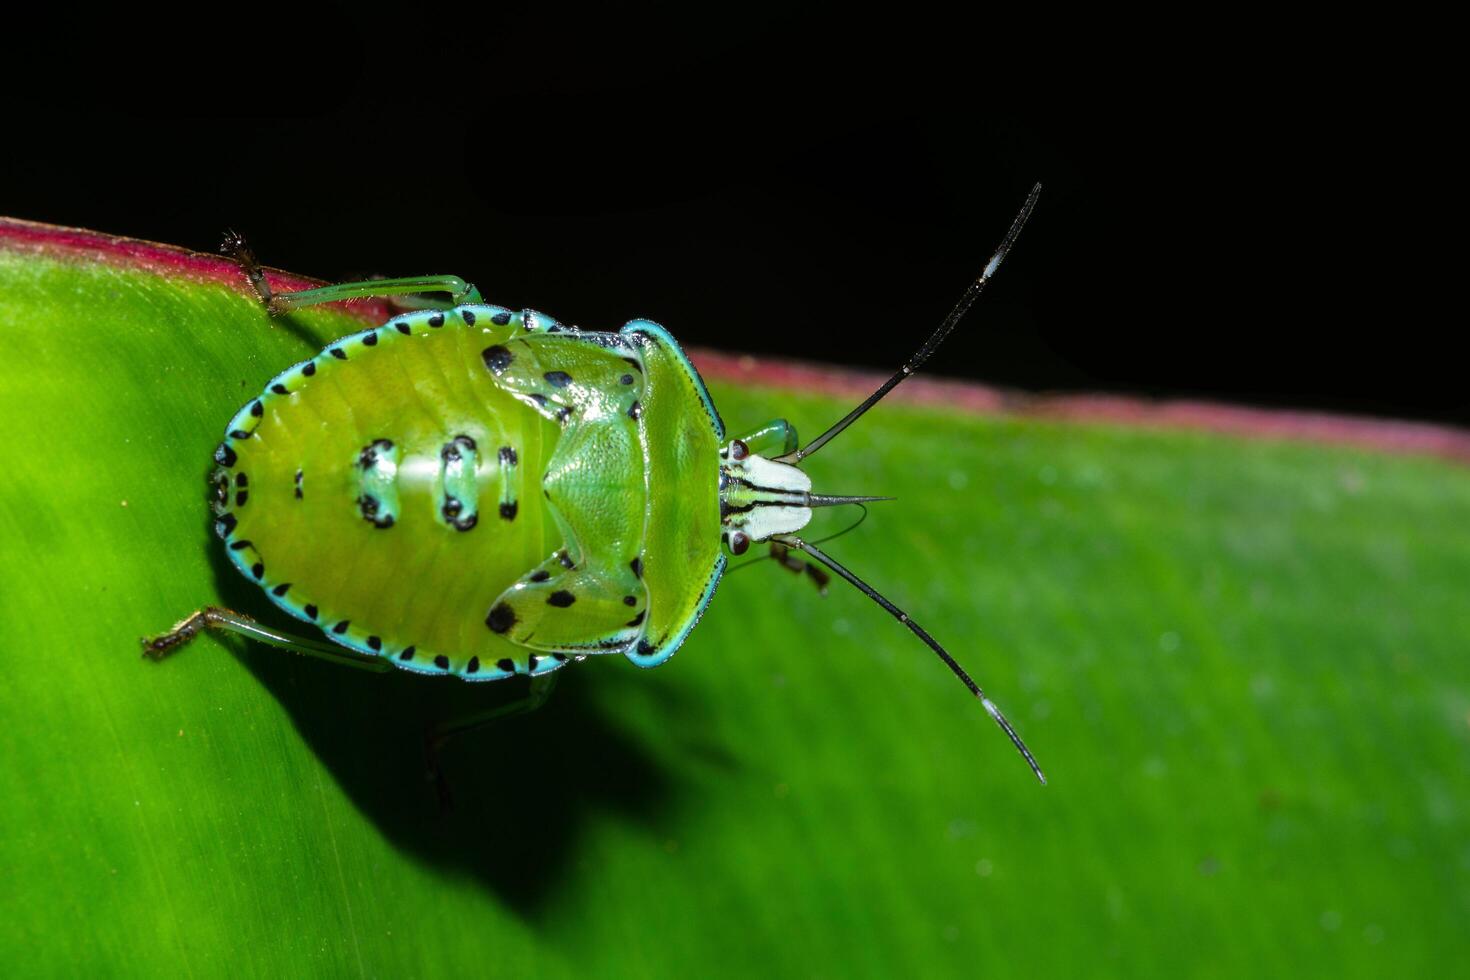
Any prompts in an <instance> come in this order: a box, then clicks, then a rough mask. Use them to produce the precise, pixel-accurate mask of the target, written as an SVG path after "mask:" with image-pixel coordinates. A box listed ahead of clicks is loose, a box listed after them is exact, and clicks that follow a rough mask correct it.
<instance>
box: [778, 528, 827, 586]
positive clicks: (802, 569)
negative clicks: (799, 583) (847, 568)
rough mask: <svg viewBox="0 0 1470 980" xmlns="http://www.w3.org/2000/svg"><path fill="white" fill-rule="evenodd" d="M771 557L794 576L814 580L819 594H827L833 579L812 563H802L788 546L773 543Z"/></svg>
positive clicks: (813, 582)
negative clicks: (804, 576) (802, 576)
mask: <svg viewBox="0 0 1470 980" xmlns="http://www.w3.org/2000/svg"><path fill="white" fill-rule="evenodd" d="M771 557H772V558H773V559H775V561H776V563H777V564H778V565H780V566H781V567H782V568H784V569H786V570H787V571H788V572H791V573H792V574H793V575H802V574H805V575H806V576H807V577H808V578H810V579H811V580H812V584H813V585H815V586H816V587H817V591H818V592H820V593H821V594H822V595H826V594H827V586H828V585H829V584H831V582H832V577H831V576H830V575H828V574H827V573H826V572H824V571H822V570H821V569H820V568H818V567H817V566H816V565H813V564H812V563H811V562H809V561H802V560H801V559H800V558H798V557H796V556H795V555H793V554H792V553H791V549H790V548H788V547H786V545H784V544H782V543H781V542H779V541H772V542H771Z"/></svg>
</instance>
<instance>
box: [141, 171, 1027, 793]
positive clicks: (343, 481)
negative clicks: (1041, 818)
mask: <svg viewBox="0 0 1470 980" xmlns="http://www.w3.org/2000/svg"><path fill="white" fill-rule="evenodd" d="M1038 191H1039V187H1038V188H1036V189H1033V191H1032V193H1031V196H1030V197H1029V198H1028V200H1027V202H1026V205H1025V207H1024V208H1023V209H1022V212H1021V214H1020V215H1019V216H1018V218H1017V219H1016V222H1015V223H1014V224H1013V225H1012V227H1011V230H1010V233H1009V234H1008V235H1007V237H1006V239H1005V241H1004V242H1003V243H1002V245H1001V248H1000V249H999V250H998V251H997V253H996V255H995V257H993V258H992V259H991V261H990V263H989V264H988V265H987V266H986V268H985V271H984V272H983V273H982V275H981V276H980V277H979V278H978V279H977V280H976V281H975V283H973V284H972V285H971V287H970V289H969V290H968V291H967V292H966V294H965V296H964V297H963V298H962V299H961V301H960V303H959V305H958V306H956V308H955V309H954V310H953V311H952V312H951V314H950V315H949V317H948V318H946V320H945V322H944V324H942V325H941V327H940V328H939V330H938V331H937V332H936V333H935V334H934V336H933V337H931V338H930V339H929V341H928V342H927V343H926V344H925V345H924V346H923V347H922V348H921V349H920V350H919V352H918V353H917V354H915V355H914V357H913V358H911V359H910V361H909V362H908V363H907V364H905V365H904V367H903V369H902V370H900V371H899V372H898V373H897V374H895V375H894V377H893V378H892V379H890V380H889V381H888V382H887V383H886V384H884V385H883V386H882V387H881V388H879V390H878V391H876V392H875V393H874V394H873V395H872V396H871V397H869V398H868V399H867V400H866V401H865V402H864V403H863V404H862V405H860V406H859V407H858V408H856V409H854V410H853V411H852V412H851V413H849V414H848V415H847V416H846V417H845V418H844V419H842V420H841V421H840V422H838V423H837V424H836V425H835V426H833V427H832V428H831V429H829V430H828V431H827V432H825V433H823V434H822V435H821V436H820V437H818V438H817V439H816V440H814V441H813V442H811V443H809V444H808V445H806V446H804V447H798V441H797V437H796V432H795V430H794V429H792V428H791V427H790V426H789V425H788V424H787V423H785V422H784V421H782V420H777V421H776V422H772V423H769V424H767V425H766V426H764V427H762V428H761V429H758V430H756V431H755V432H752V433H750V434H749V435H747V436H745V437H743V438H739V439H732V440H728V441H727V440H726V437H725V431H724V426H723V424H722V422H721V420H720V417H719V415H718V413H717V412H716V411H715V408H714V405H713V403H712V402H711V400H710V396H709V393H708V392H707V391H706V390H705V387H704V384H703V382H702V381H701V380H700V378H699V375H698V373H697V372H696V371H695V370H694V368H693V366H692V365H691V364H690V363H689V361H688V360H687V358H685V356H684V354H683V352H682V351H681V350H680V348H679V346H678V344H677V343H676V342H675V341H674V340H673V338H672V337H670V336H669V335H668V333H666V332H665V331H664V330H663V329H662V328H661V327H659V326H658V325H657V324H654V323H651V322H649V321H646V320H635V321H632V322H630V323H629V324H627V325H626V326H625V327H623V329H622V330H621V331H620V332H618V333H594V332H586V331H581V330H578V329H575V328H570V327H565V326H563V325H561V324H559V323H557V322H556V321H555V320H553V319H551V318H549V317H546V316H544V315H542V314H539V313H536V312H534V311H530V310H526V311H521V312H512V311H510V310H508V309H504V308H501V307H498V306H492V305H487V304H484V303H482V302H480V301H479V296H478V294H477V293H476V292H475V291H474V289H473V287H469V286H467V285H466V284H465V283H463V281H462V280H458V279H456V278H454V277H440V278H435V279H419V280H384V281H378V282H370V283H354V284H345V285H340V286H329V287H324V288H322V289H318V290H310V291H307V292H304V293H291V294H284V295H275V294H272V293H271V291H270V288H269V286H268V285H267V284H266V282H265V279H264V276H263V275H262V274H261V273H260V271H259V268H258V266H256V264H255V262H254V258H253V256H251V255H250V254H249V252H248V250H247V249H246V248H245V247H244V243H243V242H241V241H239V240H238V239H236V240H227V246H228V247H229V249H230V250H231V251H233V252H234V253H235V254H237V256H238V257H239V258H240V259H241V261H242V264H243V265H244V268H245V271H246V273H247V276H248V277H249V279H250V281H251V282H252V284H254V285H255V287H256V289H257V291H258V292H259V293H260V295H261V298H262V299H263V300H264V301H265V302H266V304H267V306H268V307H269V308H270V309H271V311H272V312H284V311H286V310H289V309H293V308H297V307H299V306H304V305H309V304H311V303H320V302H328V301H332V300H338V299H343V298H347V297H349V296H359V295H369V294H375V295H402V294H407V293H415V292H420V291H426V290H435V289H437V290H442V291H448V292H451V293H453V294H454V295H455V301H454V302H453V303H452V304H450V305H448V306H447V308H443V309H427V310H422V311H419V312H414V313H405V314H402V315H399V316H395V317H393V318H392V319H390V320H389V321H388V322H387V323H384V324H383V325H381V326H379V327H375V328H373V329H371V330H365V331H363V332H361V333H357V334H354V335H352V336H349V337H345V338H343V339H341V340H338V341H336V342H335V343H333V344H331V345H330V346H328V347H327V348H326V349H325V350H324V351H322V352H321V353H320V354H318V355H316V356H315V357H313V358H312V359H310V360H308V361H304V362H302V363H300V364H297V365H295V366H293V367H291V368H289V369H287V370H286V371H284V372H282V373H281V374H279V375H278V376H276V377H275V378H273V379H272V380H271V381H270V382H269V383H268V384H267V385H266V388H265V390H264V391H263V392H262V393H261V395H260V396H259V397H257V398H256V399H254V400H252V401H251V402H250V403H249V404H247V405H246V406H245V407H244V408H243V409H241V410H240V412H239V413H238V414H237V415H236V416H235V418H234V419H233V420H232V421H231V422H230V423H229V426H228V428H227V430H226V435H225V438H224V441H223V442H221V443H220V445H219V447H218V448H217V449H216V450H215V454H214V461H215V464H216V465H215V469H214V471H213V474H212V477H211V480H212V486H213V501H212V507H213V510H214V514H215V531H216V533H217V534H218V535H219V537H220V538H222V539H223V541H224V546H225V548H226V552H227V554H228V555H229V557H230V560H231V561H232V562H233V563H234V565H235V566H236V567H237V568H238V569H239V570H240V572H241V573H242V574H244V575H245V576H246V578H248V579H250V580H251V581H253V582H255V583H257V584H258V585H259V586H260V587H261V588H262V589H264V590H265V592H266V594H267V595H268V596H269V597H270V599H271V601H272V602H274V603H276V604H277V605H278V606H280V607H281V608H282V609H284V610H285V611H286V612H288V613H290V614H291V615H292V616H294V617H296V618H298V619H300V620H303V621H305V622H307V623H310V624H311V625H313V626H315V627H317V628H319V629H320V630H321V631H322V633H323V634H324V636H325V637H326V638H327V639H328V640H330V641H331V643H332V644H335V645H336V646H332V645H329V644H324V643H321V642H319V641H316V640H312V639H307V638H298V637H290V636H286V635H283V634H278V633H275V632H273V631H271V630H269V629H267V628H265V627H262V626H260V625H259V624H257V623H255V622H254V621H253V620H251V619H249V618H247V617H244V616H241V615H239V614H237V613H232V612H230V611H228V610H222V609H213V608H211V609H205V610H202V611H200V612H198V613H195V614H194V615H192V616H191V617H189V618H188V619H186V620H184V621H183V622H182V623H180V624H179V625H178V626H177V627H175V629H174V630H173V631H171V632H169V633H167V634H164V635H163V636H160V637H157V638H155V639H152V640H149V641H145V649H146V650H147V652H149V653H150V654H151V655H154V656H162V655H164V654H166V653H168V652H170V651H171V650H172V649H174V648H175V647H177V646H179V645H180V644H182V643H183V642H186V641H187V640H189V639H190V638H192V637H193V636H194V635H195V634H196V633H197V632H198V631H199V629H200V628H202V627H206V626H213V627H217V628H224V629H231V630H235V631H237V632H241V633H245V634H247V635H252V636H255V637H257V638H260V639H264V640H267V641H269V642H273V643H276V644H278V645H281V646H286V647H289V648H292V649H296V650H299V651H301V652H306V653H315V654H318V655H325V656H331V657H333V658H334V659H347V660H349V661H350V662H356V663H358V664H359V665H370V666H373V667H375V668H381V667H383V666H384V665H386V664H390V663H391V664H392V665H393V666H396V667H400V668H403V669H407V670H412V671H419V672H423V673H430V674H452V675H456V676H459V677H462V678H464V679H466V680H472V681H479V680H496V679H500V678H505V677H510V676H512V675H516V674H528V675H531V676H532V677H533V678H540V677H542V676H543V675H546V674H549V673H551V672H553V671H555V670H557V669H559V668H560V667H562V666H564V665H565V664H566V663H568V662H569V661H571V660H573V659H582V658H583V657H585V656H587V655H591V654H604V653H621V654H623V655H625V656H626V657H628V658H629V659H630V660H632V661H633V662H634V663H636V664H638V665H640V666H644V667H651V666H654V665H657V664H659V663H662V662H663V661H664V660H666V659H668V658H669V657H670V656H671V655H672V654H673V653H674V651H675V650H677V649H678V647H679V645H680V644H681V643H682V642H683V641H684V638H685V637H686V636H687V635H688V634H689V631H690V630H691V629H692V628H693V627H694V625H695V623H696V622H697V621H698V619H699V617H700V615H701V614H702V613H703V611H704V609H705V607H706V606H707V605H708V603H709V601H710V598H711V596H712V595H713V593H714V589H715V586H716V584H717V583H718V581H719V579H720V576H721V574H722V573H723V572H724V570H725V567H726V558H725V555H724V554H723V553H722V548H721V545H722V543H723V545H724V549H726V550H728V551H729V552H731V553H733V554H737V555H738V554H742V553H744V552H745V551H746V550H747V549H748V548H749V546H750V544H751V543H752V542H761V541H770V542H771V543H772V546H773V548H779V549H781V551H782V555H783V557H784V559H785V561H786V563H787V564H788V565H789V564H790V563H791V562H792V561H793V560H794V559H792V558H791V557H790V554H789V553H790V552H791V551H793V550H799V551H801V552H804V553H805V554H806V555H808V556H810V557H811V558H812V559H815V560H816V561H817V562H820V563H821V564H823V565H825V566H827V567H828V568H829V569H830V570H831V571H832V572H834V573H836V574H837V575H838V576H839V577H841V578H844V579H846V580H847V581H849V582H851V583H852V584H853V585H855V586H856V587H857V588H859V589H861V590H862V591H863V592H864V593H865V594H866V595H868V596H869V597H870V598H872V599H873V600H874V601H876V602H878V603H879V604H880V605H882V606H883V607H884V608H885V609H886V610H888V612H890V613H891V614H892V615H893V616H895V617H896V618H897V619H899V620H900V622H902V623H903V624H904V625H905V626H907V627H908V628H909V629H910V630H911V631H913V632H914V633H915V635H917V636H918V637H919V638H920V639H921V640H923V641H924V642H925V643H926V644H927V645H929V646H930V647H931V648H932V649H933V650H934V651H935V652H936V653H937V654H938V655H939V656H940V657H941V658H942V659H943V660H944V661H945V663H946V664H947V665H948V666H949V667H950V669H951V670H953V671H954V673H955V674H956V675H957V676H958V677H960V679H961V680H962V681H964V683H965V684H966V685H967V686H968V687H969V688H970V690H971V691H972V692H973V693H974V694H975V695H976V696H977V697H979V698H980V699H981V701H982V702H983V704H984V705H985V707H986V709H987V711H989V712H990V714H991V715H992V717H993V718H995V720H996V721H997V723H999V724H1000V725H1001V727H1002V728H1003V729H1004V730H1005V731H1006V733H1007V734H1008V735H1009V736H1010V737H1011V739H1012V741H1013V742H1014V743H1015V745H1016V747H1017V749H1019V750H1020V751H1021V753H1022V754H1023V755H1024V756H1025V758H1026V759H1027V761H1028V762H1029V763H1030V764H1031V766H1032V768H1033V769H1034V770H1035V772H1036V774H1037V776H1038V777H1040V776H1041V772H1040V769H1039V768H1037V767H1036V764H1035V761H1034V760H1033V759H1032V758H1031V755H1030V753H1029V752H1028V751H1027V750H1026V748H1025V745H1024V744H1023V743H1022V742H1021V740H1020V738H1019V737H1018V736H1017V735H1016V733H1015V731H1014V730H1013V729H1012V728H1011V726H1010V724H1009V722H1007V721H1006V720H1005V718H1004V716H1003V715H1001V713H1000V712H999V710H998V709H997V708H996V707H995V705H994V704H992V703H991V702H990V701H989V699H987V698H985V696H984V695H983V693H981V691H980V688H979V687H978V686H977V685H976V684H975V683H974V682H973V681H972V680H971V679H970V677H969V675H968V674H966V673H965V671H964V670H963V669H962V668H961V667H960V666H959V665H958V664H957V663H956V662H955V661H954V659H953V658H952V657H951V656H950V655H949V654H948V653H947V652H946V651H945V650H944V649H943V648H942V647H941V646H940V645H939V644H938V643H937V642H935V641H934V639H933V638H932V637H930V636H929V634H928V633H927V632H925V631H924V630H923V629H922V628H921V627H920V626H919V625H918V624H917V623H915V622H914V621H913V620H912V619H910V618H909V617H908V616H907V614H905V613H903V612H902V611H900V610H899V609H898V608H897V607H895V606H894V605H893V604H892V603H891V602H889V601H888V600H887V599H885V598H883V597H882V596H881V595H879V594H878V593H877V592H876V591H874V590H873V589H872V588H870V587H869V586H868V585H866V584H865V583H864V582H862V581H861V580H860V579H858V578H857V576H856V575H854V574H853V573H852V572H850V571H848V570H847V569H846V568H845V567H843V566H842V565H840V564H839V563H837V562H836V561H835V560H834V559H832V558H830V557H829V556H827V555H826V554H824V553H823V552H822V551H820V550H819V549H817V548H816V547H815V545H813V544H811V543H808V542H806V541H804V540H803V539H802V538H800V537H799V536H797V532H799V531H800V530H801V529H802V528H803V527H804V526H805V525H806V523H807V522H808V521H809V520H810V519H811V513H812V509H813V508H816V507H822V506H830V505H835V504H843V503H854V502H861V501H868V500H875V499H882V498H874V497H835V496H826V495H822V494H815V493H812V490H811V480H810V479H809V478H808V477H807V476H806V474H805V473H803V472H802V470H801V469H800V468H799V467H798V465H797V464H799V463H800V462H801V460H802V459H804V458H805V457H807V456H810V455H811V454H812V453H815V452H816V451H817V450H819V449H820V448H821V447H822V446H823V445H825V444H826V443H827V442H828V441H830V440H831V439H832V438H833V437H834V436H836V435H837V434H838V433H840V432H841V431H842V430H843V429H844V428H846V427H847V426H848V425H849V424H851V423H852V422H853V421H854V420H855V419H856V418H857V417H858V416H860V415H861V414H862V413H863V412H865V411H867V409H868V408H870V407H871V406H872V405H873V404H875V403H876V402H877V401H878V400H879V399H880V398H882V397H883V396H884V395H885V394H887V392H888V391H890V390H892V388H893V387H895V386H896V385H897V384H899V383H900V382H901V381H903V380H904V378H906V377H908V376H909V375H910V374H912V373H913V371H914V370H915V369H917V367H918V366H919V364H921V363H922V362H923V361H924V360H925V359H927V358H928V356H929V355H930V353H932V352H933V350H934V349H935V348H936V347H937V346H938V344H939V343H940V342H941V341H942V340H943V339H944V337H945V336H946V335H947V334H948V333H949V332H950V330H952V329H953V327H954V325H955V323H956V322H957V321H958V319H959V318H960V316H961V315H963V313H964V312H965V311H966V309H968V307H969V305H970V304H971V303H972V302H973V301H974V299H975V297H976V296H978V294H979V292H980V290H981V289H983V287H984V285H985V283H986V282H987V281H988V280H989V278H990V276H991V275H992V274H993V273H994V271H995V269H996V268H997V267H998V266H999V264H1000V260H1001V259H1002V258H1003V257H1004V255H1005V253H1006V251H1007V250H1008V249H1009V247H1010V245H1011V243H1012V242H1013V240H1014V238H1015V236H1016V234H1017V233H1018V232H1019V230H1020V227H1021V225H1022V224H1023V223H1024V221H1025V219H1026V217H1027V216H1028V215H1029V213H1030V210H1031V208H1032V206H1033V204H1034V202H1035V199H1036V194H1037V192H1038ZM777 449H779V450H780V452H779V454H775V453H774V451H775V450H777ZM823 580H824V578H823ZM341 648H346V649H347V650H349V651H351V653H350V654H341V653H337V654H334V653H332V651H333V650H339V651H340V650H341Z"/></svg>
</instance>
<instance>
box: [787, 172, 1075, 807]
mask: <svg viewBox="0 0 1470 980" xmlns="http://www.w3.org/2000/svg"><path fill="white" fill-rule="evenodd" d="M1034 196H1035V195H1034V192H1033V197H1034ZM1013 230H1014V229H1013ZM771 540H773V541H779V542H781V543H782V544H784V545H787V546H788V547H792V548H800V549H801V550H802V551H805V552H806V553H807V554H809V555H811V556H812V557H813V558H815V559H816V560H817V561H819V562H821V563H822V564H823V565H826V566H827V567H828V568H830V569H832V571H834V572H836V573H837V574H838V575H840V576H842V577H843V578H845V579H847V581H848V582H850V583H852V585H853V586H854V587H856V588H857V590H858V591H859V592H861V593H862V594H863V595H865V596H867V597H868V598H869V599H872V600H873V601H874V602H876V603H877V604H878V605H880V606H882V607H883V608H884V609H886V610H888V612H889V613H890V614H891V615H892V616H893V618H894V619H896V620H898V621H899V622H900V623H903V624H904V625H905V626H907V627H908V628H909V629H910V630H912V631H913V634H914V635H915V636H917V637H918V638H919V639H921V640H923V641H924V643H925V644H927V645H928V647H929V649H931V650H933V651H934V652H935V653H937V654H939V659H940V660H943V661H944V663H945V664H946V666H948V667H949V669H950V670H952V671H954V675H955V676H956V677H958V678H959V679H960V680H961V681H963V682H964V684H965V686H966V687H968V688H969V689H970V693H971V694H973V695H975V697H977V698H979V699H980V703H981V704H983V705H985V710H986V711H987V712H989V714H990V717H992V718H994V719H995V723H996V724H997V725H999V726H1000V728H1001V731H1003V732H1005V733H1006V735H1007V736H1008V737H1009V738H1010V740H1011V744H1012V745H1014V746H1015V747H1016V751H1017V752H1020V753H1021V758H1023V759H1025V760H1026V764H1027V765H1029V766H1030V767H1031V771H1032V772H1034V773H1036V778H1037V779H1039V780H1041V782H1042V784H1043V785H1044V784H1045V783H1046V776H1045V775H1043V774H1042V772H1041V767H1040V766H1038V765H1037V764H1036V757H1035V756H1033V755H1032V754H1031V750H1030V749H1028V748H1026V743H1025V742H1023V741H1021V736H1020V735H1017V734H1016V730H1015V729H1014V728H1012V727H1011V723H1010V722H1009V721H1007V720H1006V716H1005V715H1003V714H1001V713H1000V709H999V708H997V707H996V706H995V702H994V701H992V700H990V699H989V698H987V697H986V696H985V692H984V691H982V690H980V685H979V684H976V683H975V682H974V681H973V680H972V679H971V678H970V675H969V674H967V673H965V668H963V667H961V666H960V665H959V663H958V662H956V660H955V659H954V657H951V656H950V655H949V651H948V650H946V649H944V647H942V646H940V645H939V641H937V640H935V639H934V637H932V636H930V635H929V632H928V631H927V630H926V629H924V627H922V626H920V625H919V624H918V623H916V622H914V621H913V620H912V619H909V614H908V613H906V612H904V611H903V610H902V609H900V608H898V607H897V606H895V605H894V604H893V603H891V602H889V601H888V600H887V599H885V598H884V597H883V596H882V595H881V594H880V593H879V592H878V591H877V590H876V589H874V588H873V587H872V586H871V585H869V584H868V583H866V582H864V581H863V580H862V579H860V578H858V577H857V576H856V575H854V574H853V573H852V572H850V571H848V570H847V569H846V568H844V567H843V566H842V565H841V564H839V563H838V562H837V561H836V560H834V559H832V558H829V557H828V556H827V555H826V554H824V553H823V552H822V551H820V550H819V549H817V547H816V546H814V545H810V544H808V543H807V542H805V541H803V540H801V538H798V537H797V536H796V535H794V534H777V535H773V536H772V538H771Z"/></svg>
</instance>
